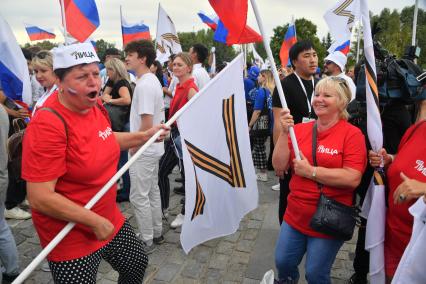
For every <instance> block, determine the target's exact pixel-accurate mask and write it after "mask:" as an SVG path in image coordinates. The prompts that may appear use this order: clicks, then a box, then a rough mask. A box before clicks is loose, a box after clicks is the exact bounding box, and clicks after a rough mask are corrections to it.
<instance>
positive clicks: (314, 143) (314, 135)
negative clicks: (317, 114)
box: [312, 121, 324, 193]
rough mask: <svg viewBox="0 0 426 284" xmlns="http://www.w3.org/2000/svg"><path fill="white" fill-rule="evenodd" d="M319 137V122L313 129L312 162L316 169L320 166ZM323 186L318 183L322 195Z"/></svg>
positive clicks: (315, 123)
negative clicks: (318, 161)
mask: <svg viewBox="0 0 426 284" xmlns="http://www.w3.org/2000/svg"><path fill="white" fill-rule="evenodd" d="M317 135H318V130H317V122H316V121H315V122H314V126H313V129H312V160H313V162H314V167H316V166H318V164H317ZM323 186H324V185H323V184H322V183H319V182H317V187H318V189H319V191H320V193H322V188H323Z"/></svg>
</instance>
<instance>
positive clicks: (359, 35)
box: [356, 21, 362, 63]
mask: <svg viewBox="0 0 426 284" xmlns="http://www.w3.org/2000/svg"><path fill="white" fill-rule="evenodd" d="M361 27H362V25H361V21H359V23H358V33H357V44H356V63H358V61H359V46H360V45H361Z"/></svg>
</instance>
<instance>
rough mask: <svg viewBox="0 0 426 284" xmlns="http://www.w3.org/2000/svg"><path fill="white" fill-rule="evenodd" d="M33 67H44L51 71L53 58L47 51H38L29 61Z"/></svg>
mask: <svg viewBox="0 0 426 284" xmlns="http://www.w3.org/2000/svg"><path fill="white" fill-rule="evenodd" d="M31 64H32V65H33V66H35V65H37V66H45V67H47V68H50V69H52V70H53V56H52V53H51V52H50V51H48V50H40V51H39V52H37V53H36V54H35V55H34V57H33V59H32V60H31Z"/></svg>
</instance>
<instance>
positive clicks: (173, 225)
mask: <svg viewBox="0 0 426 284" xmlns="http://www.w3.org/2000/svg"><path fill="white" fill-rule="evenodd" d="M184 220H185V215H182V214H180V213H179V214H178V215H177V216H176V219H174V220H173V222H172V223H171V224H170V228H172V229H176V228H178V227H180V226H182V224H183V221H184Z"/></svg>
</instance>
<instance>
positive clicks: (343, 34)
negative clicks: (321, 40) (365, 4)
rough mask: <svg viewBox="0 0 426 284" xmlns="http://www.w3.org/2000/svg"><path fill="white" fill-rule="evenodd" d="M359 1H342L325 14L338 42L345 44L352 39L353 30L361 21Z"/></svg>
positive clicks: (333, 35) (331, 32)
mask: <svg viewBox="0 0 426 284" xmlns="http://www.w3.org/2000/svg"><path fill="white" fill-rule="evenodd" d="M359 14H360V1H359V0H340V1H338V3H337V4H336V5H335V6H334V7H333V8H331V9H330V10H328V11H327V12H326V13H325V14H324V20H325V21H326V23H327V25H328V28H329V30H330V34H331V36H332V37H333V39H334V40H335V41H336V42H339V43H343V42H345V41H347V40H348V39H350V38H351V34H352V32H351V29H352V27H353V25H354V23H355V20H357V19H359V18H360V17H359Z"/></svg>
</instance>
